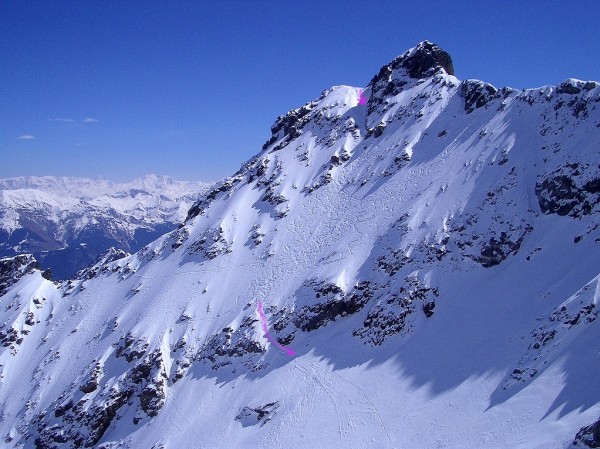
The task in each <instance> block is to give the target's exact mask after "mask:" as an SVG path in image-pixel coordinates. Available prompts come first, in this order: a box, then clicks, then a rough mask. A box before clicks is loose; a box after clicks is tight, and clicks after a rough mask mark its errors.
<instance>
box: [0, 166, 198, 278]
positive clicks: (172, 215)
mask: <svg viewBox="0 0 600 449" xmlns="http://www.w3.org/2000/svg"><path fill="white" fill-rule="evenodd" d="M207 188H208V184H206V183H201V182H182V181H174V180H172V179H170V178H169V177H166V176H161V177H159V176H156V175H148V176H146V177H144V178H142V179H137V180H135V181H133V182H129V183H121V184H118V183H113V182H110V181H106V180H97V179H85V178H59V177H52V176H44V177H39V178H38V177H19V178H7V179H0V256H13V255H16V254H23V253H33V254H34V255H35V257H36V258H37V259H38V261H39V263H40V264H41V265H42V266H43V267H45V268H50V269H51V270H52V273H53V275H54V276H55V278H58V279H67V278H71V277H73V276H75V274H76V273H77V271H79V270H80V269H82V268H84V267H86V266H88V265H89V264H90V263H92V262H93V261H94V260H95V259H96V258H97V257H98V256H99V255H100V254H102V253H103V252H104V251H106V250H107V249H108V248H110V247H116V248H119V249H123V250H125V251H128V252H135V251H137V250H139V249H140V248H141V247H143V246H144V245H146V244H147V243H150V242H151V241H153V240H155V239H156V238H157V237H159V236H161V235H163V234H164V233H166V232H168V231H171V230H173V229H175V228H176V227H177V225H178V224H179V223H181V222H182V221H183V219H184V218H185V216H186V213H187V210H188V209H189V208H190V206H191V205H192V204H193V203H194V202H195V201H196V200H197V199H198V196H199V195H200V194H202V193H203V192H204V191H206V189H207Z"/></svg>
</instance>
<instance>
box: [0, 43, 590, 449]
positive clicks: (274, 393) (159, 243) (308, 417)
mask: <svg viewBox="0 0 600 449" xmlns="http://www.w3.org/2000/svg"><path fill="white" fill-rule="evenodd" d="M363 95H364V96H365V97H366V98H367V104H366V105H359V104H358V99H359V89H358V88H355V87H349V86H338V87H334V88H332V89H330V90H327V91H325V92H324V93H323V94H322V95H321V96H320V97H319V98H318V99H317V100H315V101H312V102H309V103H307V104H306V105H304V106H302V107H300V108H298V109H294V110H292V111H290V112H289V113H287V114H286V115H284V116H281V117H279V118H278V119H277V120H276V122H275V124H274V125H273V126H272V132H273V137H272V138H271V139H270V140H269V141H268V142H267V143H266V144H265V146H264V148H263V150H262V151H261V152H260V153H259V154H258V155H257V156H256V157H254V158H253V159H251V160H250V161H248V162H247V163H245V164H244V165H243V166H242V168H241V169H240V170H239V171H238V172H237V173H236V174H234V175H233V176H232V177H230V178H227V179H226V180H223V181H222V182H220V183H218V184H216V185H215V186H213V187H212V188H211V189H210V190H209V191H208V192H207V193H206V194H205V195H204V196H203V197H202V198H201V199H200V200H199V201H198V202H197V203H196V204H195V205H194V206H193V207H192V208H191V209H190V210H189V213H188V216H187V219H186V221H185V225H184V226H182V227H180V228H178V229H177V230H174V231H172V232H170V233H168V234H166V235H164V236H162V237H160V238H159V239H157V240H156V241H154V242H153V243H151V244H149V245H147V246H146V247H144V248H143V249H142V250H140V251H139V252H137V253H136V254H134V255H130V256H126V257H122V258H118V257H119V255H117V254H113V255H112V256H110V257H107V258H106V259H104V260H102V261H99V262H98V264H97V265H96V266H94V267H92V268H90V269H88V270H86V271H85V272H83V273H82V274H81V276H80V277H79V279H76V280H73V281H70V282H67V283H63V284H53V283H51V282H50V281H48V280H46V279H44V278H43V277H42V276H41V273H40V271H39V270H36V269H35V268H33V267H32V266H30V265H28V264H30V263H31V261H30V260H25V261H23V260H21V261H20V262H18V261H14V259H4V260H2V261H0V267H5V268H0V282H2V283H3V285H5V287H4V288H3V290H2V291H1V292H0V294H3V296H2V297H1V299H0V301H1V305H2V308H1V309H0V314H1V317H0V323H1V327H0V332H2V334H0V341H2V345H3V348H2V350H1V352H0V365H1V368H0V369H1V370H2V373H1V375H0V381H1V382H0V414H1V415H0V416H1V417H2V418H1V419H0V436H1V437H2V438H4V445H5V447H7V448H13V447H14V448H33V447H35V448H75V447H97V448H104V449H108V448H124V447H130V448H153V449H158V448H162V449H170V448H182V447H185V448H245V447H260V448H283V447H294V448H313V447H326V448H329V447H331V448H338V447H344V448H346V447H348V448H371V447H378V448H403V447H418V448H421V447H422V448H429V447H445V448H481V447H486V448H540V449H541V448H567V447H573V445H574V444H577V445H579V446H580V447H585V446H584V445H585V444H588V445H590V447H593V444H596V443H595V442H594V440H595V439H596V440H598V433H600V432H599V430H598V429H600V424H598V423H597V421H598V419H599V417H600V383H599V382H598V379H599V378H600V347H599V344H598V342H599V341H600V327H599V325H600V320H598V319H597V318H598V301H599V300H600V287H599V284H598V280H599V276H600V251H598V248H599V245H600V229H599V226H600V223H599V219H598V217H599V206H598V203H599V197H598V196H599V193H600V189H599V185H600V178H599V175H598V173H599V171H598V168H600V166H599V164H600V154H599V152H598V148H599V147H600V110H599V109H598V107H599V106H600V87H599V86H598V84H596V83H593V82H583V81H577V80H567V81H566V82H565V83H563V84H561V85H560V86H546V87H543V88H539V89H530V90H525V91H517V90H513V89H500V90H498V89H496V88H494V87H493V86H490V85H488V84H485V83H483V82H479V81H473V80H469V81H459V80H458V79H456V78H455V77H454V76H453V68H452V62H451V60H450V57H449V55H448V54H447V53H445V52H444V51H443V50H442V49H440V48H439V47H437V46H435V45H433V44H431V43H429V42H423V43H421V44H419V45H418V46H417V47H415V48H413V49H411V50H409V51H408V52H406V53H404V54H403V55H401V56H399V57H398V58H396V59H395V60H394V61H392V62H390V63H389V64H387V65H385V66H384V67H382V69H381V70H380V71H379V73H378V74H377V75H376V76H375V77H374V78H373V80H372V81H371V82H370V83H369V85H368V86H366V88H364V93H363ZM23 266H25V268H23ZM17 272H18V273H19V275H18V276H15V275H14V273H17ZM2 273H7V274H6V275H4V277H2ZM259 304H262V306H261V308H260V310H259ZM262 314H264V317H265V319H266V321H267V325H268V332H269V334H270V337H272V338H276V339H277V342H278V343H279V344H275V343H273V342H272V340H270V339H269V338H267V336H266V335H265V332H264V327H263V325H264V323H262V322H261V320H262ZM11 329H12V330H11ZM280 346H283V347H284V348H287V349H289V350H291V351H293V353H294V355H293V356H290V355H289V352H288V351H286V350H284V349H282V348H281V347H280ZM586 442H587V443H586Z"/></svg>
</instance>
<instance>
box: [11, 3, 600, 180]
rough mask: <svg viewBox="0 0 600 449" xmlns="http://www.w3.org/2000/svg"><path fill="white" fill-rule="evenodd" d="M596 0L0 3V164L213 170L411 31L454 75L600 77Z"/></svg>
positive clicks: (241, 156)
mask: <svg viewBox="0 0 600 449" xmlns="http://www.w3.org/2000/svg"><path fill="white" fill-rule="evenodd" d="M599 24H600V2H598V1H573V2H568V3H567V2H558V1H548V0H546V1H543V2H542V1H525V2H522V1H510V0H505V1H498V2H494V1H481V2H475V1H456V2H450V1H436V0H428V1H427V2H405V1H400V0H395V1H388V0H383V1H377V2H364V1H361V2H359V1H337V0H331V1H326V2H323V1H312V0H304V1H288V0H279V1H269V2H267V1H260V0H251V1H250V0H248V1H214V2H208V1H207V2H205V1H177V0H172V1H166V0H165V1H164V2H158V1H150V0H146V1H71V0H70V1H46V2H40V1H26V0H23V1H16V0H14V1H9V0H7V1H2V2H0V61H1V62H0V177H11V176H22V175H35V176H41V175H56V176H85V177H95V176H102V177H105V178H108V179H113V180H116V181H124V180H129V179H133V178H135V177H139V176H143V175H144V174H147V173H157V174H166V175H170V176H172V177H174V178H176V179H189V180H216V179H219V178H221V177H224V176H227V175H230V174H232V173H233V172H234V171H235V170H237V169H238V168H239V166H240V164H241V163H242V162H243V161H245V160H247V159H248V158H249V157H251V156H253V155H254V154H256V153H257V152H259V151H260V148H261V146H262V144H263V143H264V142H265V141H266V140H267V139H268V138H269V137H270V126H271V124H272V123H273V121H274V120H275V118H276V117H277V116H278V115H280V114H283V113H285V112H286V111H288V110H289V109H291V108H294V107H297V106H300V105H302V104H304V103H305V102H307V101H310V100H312V99H314V98H316V97H317V96H318V95H319V94H320V92H321V91H323V90H324V89H326V88H329V87H331V86H333V85H338V84H348V85H354V86H365V85H366V84H367V83H368V82H369V81H370V79H371V78H372V77H373V76H374V75H375V74H376V73H377V71H378V70H379V68H380V67H381V66H382V65H384V64H385V63H387V62H389V61H390V60H391V59H393V58H394V57H395V56H397V55H399V54H401V53H402V52H404V51H405V50H407V49H408V48H410V47H413V46H414V45H416V44H417V43H418V42H420V41H422V40H424V39H428V40H431V41H433V42H435V43H437V44H438V45H440V46H441V47H442V48H444V49H445V50H446V51H448V52H449V53H450V55H451V56H452V58H453V60H454V67H455V70H456V75H457V77H458V78H460V79H466V78H478V79H482V80H485V81H487V82H491V83H492V84H494V85H496V86H498V87H501V86H512V87H516V88H524V87H538V86H541V85H545V84H557V83H560V82H561V81H563V80H564V79H566V78H568V77H574V78H580V79H585V80H589V79H592V80H600V58H599V57H598V55H599V51H598V49H599V48H600V31H598V30H599Z"/></svg>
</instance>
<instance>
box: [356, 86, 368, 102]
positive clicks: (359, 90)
mask: <svg viewBox="0 0 600 449" xmlns="http://www.w3.org/2000/svg"><path fill="white" fill-rule="evenodd" d="M358 95H359V97H358V104H367V99H366V98H365V97H363V90H362V89H358Z"/></svg>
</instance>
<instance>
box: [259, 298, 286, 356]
mask: <svg viewBox="0 0 600 449" xmlns="http://www.w3.org/2000/svg"><path fill="white" fill-rule="evenodd" d="M258 315H259V316H260V319H261V321H262V326H263V331H264V333H265V337H267V340H269V341H270V342H271V343H273V344H274V345H275V346H277V347H278V348H279V349H281V350H282V351H285V353H286V354H287V355H289V356H290V357H292V356H293V355H294V354H295V352H294V350H293V349H292V348H288V347H287V346H283V345H282V344H280V343H279V342H278V341H277V340H275V339H274V338H273V337H271V334H269V330H268V329H267V319H266V318H265V314H264V313H263V308H262V301H258Z"/></svg>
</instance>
